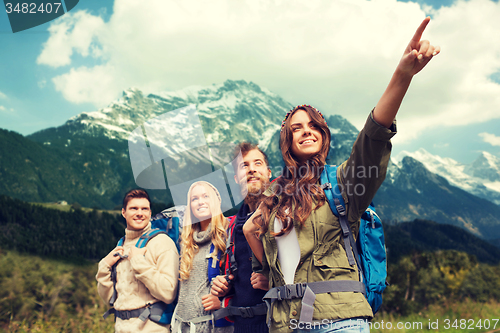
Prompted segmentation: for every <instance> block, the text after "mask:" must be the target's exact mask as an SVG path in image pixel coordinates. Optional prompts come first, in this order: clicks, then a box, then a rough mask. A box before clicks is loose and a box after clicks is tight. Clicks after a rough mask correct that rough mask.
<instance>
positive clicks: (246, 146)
mask: <svg viewBox="0 0 500 333" xmlns="http://www.w3.org/2000/svg"><path fill="white" fill-rule="evenodd" d="M254 149H257V150H258V151H259V152H260V153H261V154H262V156H264V163H266V166H267V167H268V168H269V160H268V159H267V155H266V153H264V152H263V151H262V149H260V148H259V145H258V144H256V143H251V142H247V141H244V142H241V143H239V144H238V145H237V146H236V147H235V148H234V154H233V168H234V170H235V172H236V170H238V161H237V160H236V158H237V157H238V154H239V153H240V151H241V156H242V157H245V155H246V154H248V152H249V151H250V150H254Z"/></svg>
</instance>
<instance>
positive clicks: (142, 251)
mask: <svg viewBox="0 0 500 333" xmlns="http://www.w3.org/2000/svg"><path fill="white" fill-rule="evenodd" d="M146 251H147V249H146V248H145V247H143V248H138V247H135V246H132V247H131V248H130V253H129V254H128V257H129V259H132V258H133V257H135V256H139V255H142V256H143V255H144V254H146Z"/></svg>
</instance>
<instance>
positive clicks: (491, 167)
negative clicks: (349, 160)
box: [390, 148, 500, 205]
mask: <svg viewBox="0 0 500 333" xmlns="http://www.w3.org/2000/svg"><path fill="white" fill-rule="evenodd" d="M405 156H410V157H412V158H414V159H415V160H417V161H420V162H421V163H422V164H423V165H424V166H425V167H426V168H427V169H428V170H429V171H431V172H432V173H435V174H438V175H440V176H441V177H443V178H445V179H446V180H447V181H448V182H449V183H450V184H451V185H453V186H456V187H458V188H461V189H462V190H464V191H467V192H469V193H471V194H474V195H476V196H478V197H480V198H483V199H486V200H489V201H492V202H494V203H496V204H497V205H500V158H498V157H496V156H494V155H492V154H490V153H488V152H481V154H480V155H479V157H478V158H477V159H476V160H475V161H474V162H473V163H471V164H468V165H467V164H462V163H459V162H457V161H455V160H453V159H451V158H446V157H440V156H436V155H433V154H430V153H429V152H427V151H426V150H425V149H423V148H421V149H419V150H417V151H416V152H413V153H410V152H406V151H404V152H401V153H400V154H398V156H396V157H395V158H394V160H393V161H394V162H395V165H393V166H392V167H391V171H390V173H391V175H392V176H391V177H390V178H391V179H394V173H395V172H397V169H398V168H399V167H400V166H401V160H402V159H403V158H404V157H405Z"/></svg>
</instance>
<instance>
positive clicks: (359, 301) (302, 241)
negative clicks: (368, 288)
mask: <svg viewBox="0 0 500 333" xmlns="http://www.w3.org/2000/svg"><path fill="white" fill-rule="evenodd" d="M395 133H396V126H395V123H394V124H393V125H392V126H391V128H390V129H387V128H386V127H383V126H381V125H379V124H377V123H376V122H375V121H374V120H373V117H372V115H371V114H370V116H369V117H368V120H367V121H366V124H365V126H364V128H363V129H362V130H361V132H360V133H359V135H358V138H357V139H356V142H355V143H354V145H353V148H352V152H351V156H350V157H349V159H348V160H347V161H345V162H344V163H343V164H342V165H341V166H340V167H339V168H338V170H337V180H338V184H339V187H340V188H341V189H342V186H343V187H344V190H343V193H342V195H343V197H344V201H345V203H346V210H347V213H348V220H349V223H350V225H351V228H352V231H353V235H357V233H358V230H359V221H360V217H361V215H362V214H363V212H364V211H365V210H366V208H367V207H368V206H369V204H370V202H371V201H372V199H373V197H374V196H375V193H376V192H377V190H378V188H379V187H380V185H381V184H382V182H383V181H384V178H385V175H386V171H387V165H388V163H389V157H390V151H391V147H392V146H391V142H390V139H391V138H392V137H393V136H394V134H395ZM275 215H276V210H273V211H272V212H271V214H270V221H269V224H268V226H269V227H268V231H267V232H266V233H265V234H264V235H262V237H261V239H262V243H263V246H264V254H265V255H264V258H263V263H262V267H263V270H262V272H263V273H264V274H265V275H267V276H268V278H269V287H270V288H273V287H278V286H282V285H284V284H285V281H284V279H283V274H282V271H281V267H280V263H279V260H278V246H277V243H276V240H275V238H274V236H272V235H271V233H270V230H274V220H275ZM294 227H295V230H296V232H297V238H298V241H299V246H300V262H299V265H298V266H297V269H296V272H295V278H294V283H305V282H316V281H328V280H356V281H359V277H358V270H357V267H356V265H354V266H350V265H349V263H348V260H347V256H346V252H345V250H344V242H343V239H342V232H341V228H340V222H339V219H338V218H337V217H336V216H335V215H333V213H332V211H331V209H330V206H329V205H328V203H325V204H324V205H322V206H321V207H319V208H318V209H316V210H313V212H312V213H311V215H309V217H308V218H307V220H306V221H305V225H304V226H303V227H301V226H300V222H298V221H294ZM300 308H301V299H300V298H296V299H292V300H282V301H276V302H274V304H273V309H272V310H273V311H272V318H271V331H272V332H289V331H291V329H290V328H289V325H290V324H291V323H294V322H297V323H298V321H299V317H300ZM355 317H365V318H371V317H373V313H372V310H371V307H370V305H369V304H368V302H367V301H366V299H365V297H364V296H363V294H361V293H354V292H340V293H325V294H317V295H316V300H315V302H314V313H313V321H315V322H316V321H318V322H321V321H322V320H325V319H328V320H341V319H347V318H355ZM292 319H294V320H296V321H294V320H292Z"/></svg>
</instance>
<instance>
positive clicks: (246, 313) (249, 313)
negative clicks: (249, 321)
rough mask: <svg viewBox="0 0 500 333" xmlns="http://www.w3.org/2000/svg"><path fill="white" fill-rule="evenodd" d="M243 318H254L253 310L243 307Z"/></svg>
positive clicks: (241, 309)
mask: <svg viewBox="0 0 500 333" xmlns="http://www.w3.org/2000/svg"><path fill="white" fill-rule="evenodd" d="M240 311H241V317H242V318H252V317H254V316H255V315H254V313H253V309H252V308H251V307H250V306H246V307H241V308H240Z"/></svg>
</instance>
